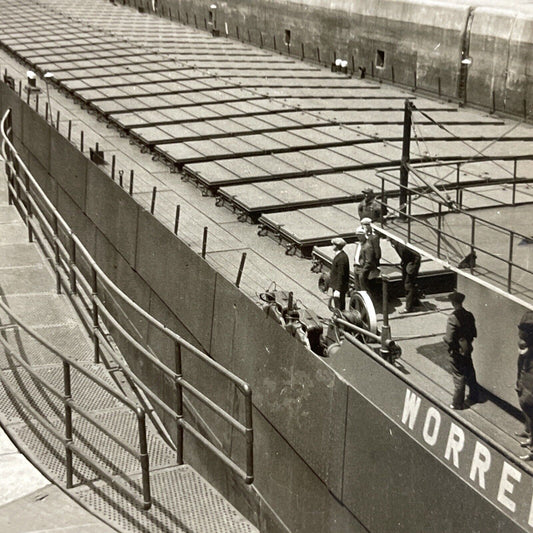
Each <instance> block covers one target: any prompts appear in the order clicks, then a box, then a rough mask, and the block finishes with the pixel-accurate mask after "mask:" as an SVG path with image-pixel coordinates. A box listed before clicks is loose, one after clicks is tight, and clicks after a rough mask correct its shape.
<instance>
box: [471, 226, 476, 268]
mask: <svg viewBox="0 0 533 533" xmlns="http://www.w3.org/2000/svg"><path fill="white" fill-rule="evenodd" d="M475 251H476V217H472V229H471V231H470V253H471V254H472V255H473V254H474V253H475ZM473 273H474V260H473V258H472V261H470V274H473Z"/></svg>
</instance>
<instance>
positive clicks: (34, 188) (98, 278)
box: [0, 109, 253, 483]
mask: <svg viewBox="0 0 533 533" xmlns="http://www.w3.org/2000/svg"><path fill="white" fill-rule="evenodd" d="M10 113H11V110H10V109H8V110H7V111H6V113H5V114H4V116H3V117H2V120H1V123H0V131H1V134H2V137H3V142H2V146H1V149H2V154H3V155H4V159H5V160H6V163H7V164H8V165H9V169H10V171H11V172H12V173H13V175H14V177H15V179H16V182H17V184H19V185H22V187H21V190H22V191H24V192H25V194H26V197H27V201H28V205H29V206H31V208H33V209H32V210H31V213H30V212H29V211H30V209H28V207H27V206H26V204H25V202H24V201H22V202H20V201H19V200H18V193H19V191H18V190H16V189H17V188H18V187H17V188H15V187H14V188H13V189H14V190H13V191H12V192H13V196H14V198H16V199H17V202H18V203H19V204H20V206H21V208H22V209H24V210H25V213H26V221H27V223H28V225H29V226H31V227H32V230H33V231H35V228H33V221H32V220H31V215H34V216H36V217H37V219H38V221H39V223H43V224H44V226H45V228H46V230H47V231H48V232H49V233H50V234H51V235H53V238H52V240H53V243H54V244H53V246H55V248H56V263H57V262H59V263H58V264H57V265H56V268H59V266H63V268H64V269H65V270H66V271H67V272H70V274H69V277H70V279H71V290H72V291H73V292H76V283H77V281H78V279H79V280H80V281H81V280H83V281H82V283H81V285H84V289H85V290H87V289H88V288H90V287H91V284H90V283H88V282H87V281H86V280H85V278H84V276H83V275H82V276H80V273H81V271H80V269H79V268H78V266H77V264H76V261H79V260H80V259H83V260H84V261H85V263H86V265H85V266H86V267H88V268H89V269H91V271H92V272H93V276H94V285H95V286H96V284H97V283H98V282H100V283H99V286H100V287H105V288H107V290H109V292H110V294H111V296H113V295H114V296H116V297H118V298H119V299H120V300H121V301H122V302H124V303H125V304H127V305H128V306H129V307H130V308H131V309H133V310H134V311H136V312H137V313H139V314H140V315H141V316H142V317H143V318H144V319H146V320H147V321H148V322H149V323H150V324H152V325H153V326H154V327H156V328H157V329H158V330H160V331H161V332H162V333H163V334H164V335H166V336H167V337H168V338H170V339H171V340H172V341H174V342H175V343H176V345H177V346H180V347H182V348H185V349H186V350H188V352H189V353H191V354H192V355H194V356H195V357H197V358H199V359H200V360H202V361H203V362H205V363H206V364H208V365H209V366H210V367H211V368H213V369H215V370H216V371H217V372H219V373H220V374H221V375H223V376H224V377H226V378H227V379H229V380H230V381H231V382H232V383H233V384H234V385H235V386H236V387H237V388H238V389H239V390H240V392H241V393H242V394H243V396H244V409H245V415H244V416H245V419H246V422H245V423H244V424H243V423H241V422H239V421H238V420H237V419H236V418H234V417H233V416H232V415H230V414H228V413H227V412H226V411H225V410H223V409H222V408H221V407H219V406H218V405H217V404H215V403H214V402H213V401H212V400H211V399H210V398H208V397H207V396H205V395H204V394H203V393H201V392H200V391H198V390H197V389H196V388H195V387H194V386H192V385H191V384H190V383H188V382H187V381H185V380H183V378H182V376H178V374H176V373H174V372H173V371H172V369H170V368H169V367H168V366H167V365H164V364H163V363H162V362H161V361H160V360H159V359H157V357H155V356H154V355H153V354H151V353H150V352H149V351H148V350H146V349H144V347H142V346H141V345H140V344H138V343H137V346H136V347H137V348H139V347H141V348H142V350H141V351H142V353H143V355H144V356H145V357H148V358H149V359H150V360H151V361H152V362H153V363H154V364H156V365H157V366H158V368H160V369H161V370H162V371H164V372H165V373H167V375H169V376H170V377H173V379H174V380H175V383H176V387H177V388H178V390H179V391H180V395H181V394H182V392H181V391H182V389H185V390H187V391H188V392H189V393H191V394H193V395H194V396H195V397H196V398H198V399H199V400H200V401H201V402H202V403H203V404H204V405H207V406H208V407H209V408H211V409H212V410H214V411H215V412H216V413H217V414H218V415H219V416H221V417H222V418H223V419H224V420H226V421H227V422H229V423H230V424H231V425H232V426H233V427H234V428H235V429H237V430H238V431H239V432H240V433H241V434H243V435H245V437H246V463H247V471H246V475H245V476H244V478H245V480H246V482H247V483H250V482H251V480H253V427H252V391H251V388H250V386H249V384H248V383H247V382H245V381H244V380H242V379H241V378H239V377H238V376H237V375H235V374H234V373H232V372H230V371H229V370H227V369H226V368H225V367H224V366H222V365H221V364H220V363H218V362H217V361H215V360H213V359H212V358H210V357H209V356H208V355H207V354H205V353H204V352H202V351H201V350H199V349H198V348H196V347H195V346H193V345H192V344H191V343H189V342H188V341H186V340H185V339H183V338H182V337H181V336H180V335H178V334H177V333H175V332H174V331H172V330H171V329H170V328H167V327H166V326H165V325H164V324H162V323H161V322H159V321H158V320H157V319H156V318H154V317H153V316H152V315H150V314H149V313H148V312H147V311H145V310H144V309H143V308H142V307H140V306H139V305H138V304H136V303H135V302H134V301H133V300H132V299H131V298H130V297H129V296H128V295H127V294H125V293H124V292H123V291H122V290H121V289H119V288H118V287H117V286H116V285H115V284H114V283H113V282H112V281H111V280H110V279H109V277H108V276H107V275H106V274H105V273H104V272H103V270H102V269H101V268H100V267H99V266H98V264H97V263H96V262H95V261H94V259H93V258H92V256H91V255H90V254H89V252H88V251H87V249H86V248H85V246H84V245H83V243H82V242H81V241H80V239H79V238H78V237H77V236H76V235H75V234H74V233H73V232H72V229H71V228H70V226H69V225H68V224H67V222H66V221H65V220H64V219H63V217H62V216H61V214H60V213H59V212H58V210H57V209H56V208H55V206H54V205H53V204H52V203H51V202H50V200H49V199H48V197H47V196H46V195H45V194H44V192H43V190H42V188H41V187H40V185H39V184H38V183H37V181H36V180H35V178H34V177H33V175H32V174H31V172H30V171H29V169H28V167H27V166H26V165H25V163H24V162H23V161H22V159H21V158H20V156H19V155H18V153H17V151H16V149H15V147H14V146H13V144H12V142H11V141H10V139H9V137H8V134H7V133H6V122H7V120H8V117H9V116H10ZM6 147H7V149H6ZM8 150H9V155H10V156H11V157H9V156H8V153H7V151H8ZM12 159H13V161H12ZM15 163H17V164H18V166H19V168H16V166H15ZM19 172H20V173H23V175H24V177H25V178H26V180H25V181H24V180H23V178H22V177H21V176H20V175H19ZM30 184H31V188H30ZM9 185H11V184H9ZM32 193H33V194H32ZM34 196H35V198H34ZM41 204H42V205H41ZM43 209H45V210H46V211H47V212H48V214H49V215H52V216H53V220H54V226H53V227H52V225H51V224H50V223H49V221H48V218H47V216H46V215H45V214H44V213H43ZM59 231H62V232H63V233H64V236H65V238H66V239H68V240H69V242H70V245H69V249H70V250H67V247H66V246H65V245H63V242H62V241H61V238H60V237H59ZM35 233H38V232H35ZM44 235H45V237H47V236H46V233H45V234H44ZM46 240H48V238H47V239H46ZM41 244H42V243H41ZM49 244H51V243H50V242H49ZM71 251H72V252H74V253H75V259H74V260H73V259H72V257H73V254H72V253H71ZM63 258H64V259H63ZM61 263H68V265H66V264H63V265H60V264H61ZM57 277H58V290H59V286H60V285H61V284H62V281H61V279H60V278H61V276H60V275H59V271H57ZM76 278H78V279H76ZM91 300H92V301H93V306H94V309H93V312H96V313H98V311H100V312H103V313H107V308H105V306H104V305H103V303H102V302H101V301H100V300H99V299H98V298H97V297H96V294H95V292H94V289H93V296H92V297H91ZM107 318H108V320H109V319H110V318H111V315H109V316H107ZM115 325H116V327H120V330H121V334H123V335H125V334H127V332H126V330H125V329H124V328H123V327H122V326H120V324H119V323H118V322H115ZM95 339H96V337H95ZM128 341H129V342H130V343H131V342H132V341H135V340H134V339H133V337H131V336H129V339H128ZM135 342H136V341H135ZM179 422H180V423H181V422H182V420H181V419H180V420H179ZM182 427H183V425H182ZM230 462H231V460H230ZM234 467H235V469H236V470H238V471H239V472H242V469H239V467H237V465H236V464H234Z"/></svg>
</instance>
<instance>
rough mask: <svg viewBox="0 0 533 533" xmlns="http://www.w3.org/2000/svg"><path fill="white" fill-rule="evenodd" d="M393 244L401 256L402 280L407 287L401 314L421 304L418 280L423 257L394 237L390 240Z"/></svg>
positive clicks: (405, 287)
mask: <svg viewBox="0 0 533 533" xmlns="http://www.w3.org/2000/svg"><path fill="white" fill-rule="evenodd" d="M390 243H391V246H392V247H393V248H394V249H395V250H396V253H397V254H398V255H399V256H400V267H401V269H402V281H403V287H404V289H405V308H404V309H402V310H401V311H400V313H401V314H404V313H412V312H413V311H416V308H417V307H418V306H420V305H421V302H420V293H419V290H418V285H417V283H416V280H417V278H418V271H419V270H420V261H421V257H420V254H419V253H418V252H415V251H414V250H411V248H409V247H408V246H406V245H405V244H403V243H402V242H400V241H396V240H394V239H391V240H390Z"/></svg>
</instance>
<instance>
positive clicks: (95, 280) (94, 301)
mask: <svg viewBox="0 0 533 533" xmlns="http://www.w3.org/2000/svg"><path fill="white" fill-rule="evenodd" d="M91 291H92V294H91V303H92V319H93V344H94V362H95V363H96V364H98V363H100V339H99V338H98V330H99V323H98V302H97V298H98V276H97V274H96V269H95V268H94V266H92V267H91Z"/></svg>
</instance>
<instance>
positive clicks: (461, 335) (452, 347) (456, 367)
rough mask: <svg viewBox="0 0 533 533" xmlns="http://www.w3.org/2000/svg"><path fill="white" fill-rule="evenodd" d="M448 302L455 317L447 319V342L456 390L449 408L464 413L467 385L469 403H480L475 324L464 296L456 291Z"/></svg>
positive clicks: (451, 294)
mask: <svg viewBox="0 0 533 533" xmlns="http://www.w3.org/2000/svg"><path fill="white" fill-rule="evenodd" d="M448 299H449V300H450V302H451V303H452V305H453V313H452V314H451V315H450V316H449V317H448V323H447V324H446V335H445V336H444V342H445V343H446V344H447V346H448V353H449V354H450V363H451V368H452V375H453V384H454V388H455V390H454V394H453V403H452V404H451V405H450V408H451V409H464V407H465V405H464V402H465V385H468V388H469V389H470V394H469V395H468V397H467V401H468V403H470V404H472V403H476V402H477V401H478V399H479V387H478V384H477V380H476V371H475V370H474V363H473V362H472V351H473V347H472V343H473V342H474V339H475V338H476V337H477V329H476V321H475V319H474V315H473V314H472V313H471V312H470V311H467V310H466V309H465V308H464V307H463V301H464V299H465V295H464V294H462V293H460V292H457V291H454V292H452V293H450V294H448Z"/></svg>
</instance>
